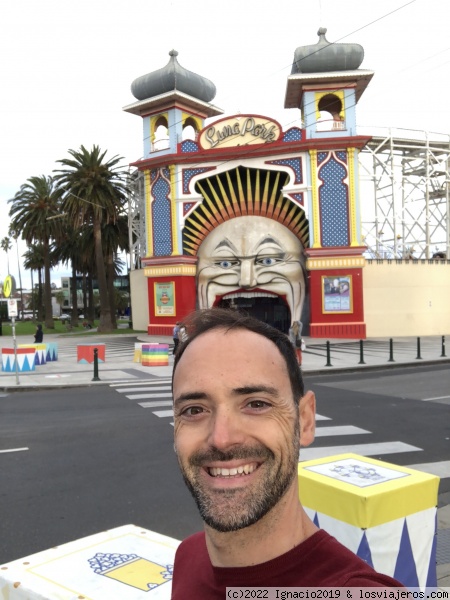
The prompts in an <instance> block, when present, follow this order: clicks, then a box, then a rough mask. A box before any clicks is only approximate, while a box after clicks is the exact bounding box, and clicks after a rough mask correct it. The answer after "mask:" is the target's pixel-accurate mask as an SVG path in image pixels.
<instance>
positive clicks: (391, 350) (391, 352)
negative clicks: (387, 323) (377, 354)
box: [388, 338, 395, 362]
mask: <svg viewBox="0 0 450 600" xmlns="http://www.w3.org/2000/svg"><path fill="white" fill-rule="evenodd" d="M388 362H395V360H394V340H393V339H392V338H391V339H390V340H389V360H388Z"/></svg>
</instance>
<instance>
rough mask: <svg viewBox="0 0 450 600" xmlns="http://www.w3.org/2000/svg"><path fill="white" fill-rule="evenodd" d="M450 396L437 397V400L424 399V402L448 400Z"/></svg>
mask: <svg viewBox="0 0 450 600" xmlns="http://www.w3.org/2000/svg"><path fill="white" fill-rule="evenodd" d="M447 398H450V396H436V398H423V401H424V402H433V400H447Z"/></svg>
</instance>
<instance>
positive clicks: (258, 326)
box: [172, 308, 305, 404]
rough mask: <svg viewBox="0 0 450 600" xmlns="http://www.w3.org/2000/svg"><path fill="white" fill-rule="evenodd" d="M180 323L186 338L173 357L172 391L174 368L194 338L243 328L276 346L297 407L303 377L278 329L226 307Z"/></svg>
mask: <svg viewBox="0 0 450 600" xmlns="http://www.w3.org/2000/svg"><path fill="white" fill-rule="evenodd" d="M183 324H184V325H185V326H186V331H187V334H188V338H187V339H186V340H185V341H184V342H181V343H180V344H179V345H178V349H177V352H176V354H175V360H174V365H173V374H172V388H173V378H174V376H175V371H176V368H177V365H178V363H179V362H180V359H181V357H182V356H183V354H184V351H185V350H186V348H187V347H188V346H189V344H191V343H192V342H193V341H194V340H195V339H196V338H198V337H199V336H200V335H202V334H203V333H206V332H208V331H211V330H214V329H224V330H225V331H226V332H227V331H230V330H233V329H246V330H247V331H251V332H253V333H256V334H258V335H262V336H263V337H265V338H266V339H268V340H269V341H271V342H272V343H273V344H275V346H276V347H277V348H278V350H279V352H280V354H281V355H282V357H283V358H284V361H285V363H286V368H287V372H288V375H289V380H290V383H291V389H292V395H293V398H294V402H295V403H296V404H298V402H299V401H300V398H301V397H302V396H303V395H304V393H305V388H304V384H303V377H302V373H301V369H300V366H299V364H298V360H297V355H296V352H295V349H294V347H293V345H292V344H291V342H290V340H289V338H288V336H287V335H285V334H284V333H282V332H281V331H279V330H278V329H275V327H272V326H271V325H268V324H267V323H264V322H263V321H260V320H259V319H255V318H254V317H250V316H248V315H246V314H244V313H241V312H239V311H237V310H231V309H225V308H206V309H204V310H198V311H195V312H193V313H191V314H190V315H189V316H188V317H187V318H186V319H185V320H184V322H183Z"/></svg>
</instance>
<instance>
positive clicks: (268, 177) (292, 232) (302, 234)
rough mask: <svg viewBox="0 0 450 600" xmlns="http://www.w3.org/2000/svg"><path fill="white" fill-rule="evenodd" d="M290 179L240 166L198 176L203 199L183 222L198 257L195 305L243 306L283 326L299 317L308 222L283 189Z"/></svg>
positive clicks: (186, 241)
mask: <svg viewBox="0 0 450 600" xmlns="http://www.w3.org/2000/svg"><path fill="white" fill-rule="evenodd" d="M288 181H289V177H288V175H287V174H286V173H282V172H280V171H265V170H261V169H251V168H247V167H242V166H240V167H237V168H236V169H233V170H231V171H225V172H222V173H220V174H217V175H213V176H210V177H207V178H205V179H202V180H201V181H199V182H197V184H196V191H197V192H200V193H201V195H202V196H203V198H204V200H203V202H202V203H201V204H200V205H198V206H197V207H196V209H195V210H194V211H193V212H192V213H191V214H190V215H189V216H188V217H187V219H186V221H185V227H184V230H183V245H184V251H185V253H186V254H192V255H196V256H197V258H198V263H197V276H196V284H197V304H198V306H199V308H209V307H212V306H223V307H230V308H235V309H238V310H244V311H246V312H248V313H249V314H251V315H253V316H255V317H257V318H259V319H261V320H262V321H265V322H267V323H271V324H273V325H275V326H276V327H277V328H279V329H281V330H282V331H287V330H288V329H289V326H290V325H291V323H292V322H293V321H300V320H301V314H302V308H303V304H304V301H305V275H304V255H303V248H304V247H307V246H308V245H309V234H308V222H307V220H306V217H305V213H304V211H303V209H302V207H300V206H298V205H296V204H294V203H293V202H292V201H291V200H289V199H288V198H286V197H285V196H284V194H283V191H282V190H283V187H284V186H285V185H287V183H288Z"/></svg>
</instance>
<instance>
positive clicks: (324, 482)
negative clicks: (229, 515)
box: [298, 453, 439, 588]
mask: <svg viewBox="0 0 450 600" xmlns="http://www.w3.org/2000/svg"><path fill="white" fill-rule="evenodd" d="M298 481H299V495H300V500H301V502H302V505H303V506H304V507H305V510H306V512H307V513H308V515H309V516H310V518H311V519H312V520H313V521H314V522H315V523H316V525H318V526H319V527H321V528H322V529H325V530H326V531H328V532H329V533H330V534H331V535H333V536H334V537H336V538H337V539H338V540H339V541H340V542H341V543H342V544H344V545H345V546H347V547H348V548H350V549H351V550H352V551H353V552H355V554H357V555H358V556H360V557H361V558H362V559H363V560H365V561H366V562H368V563H369V564H371V565H372V566H373V567H374V568H375V569H376V570H377V571H379V572H381V573H386V574H387V575H390V576H391V577H395V578H396V579H398V580H400V581H401V582H402V583H403V584H404V585H406V586H408V587H421V588H431V587H433V586H434V585H436V512H437V494H438V487H439V477H437V476H435V475H429V474H428V473H423V472H421V471H417V470H415V469H409V468H407V467H400V466H398V465H393V464H390V463H386V462H383V461H380V460H375V459H372V458H367V457H365V456H359V455H357V454H351V453H349V454H340V455H336V456H329V457H326V458H320V459H316V460H310V461H305V462H300V463H299V465H298Z"/></svg>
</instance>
